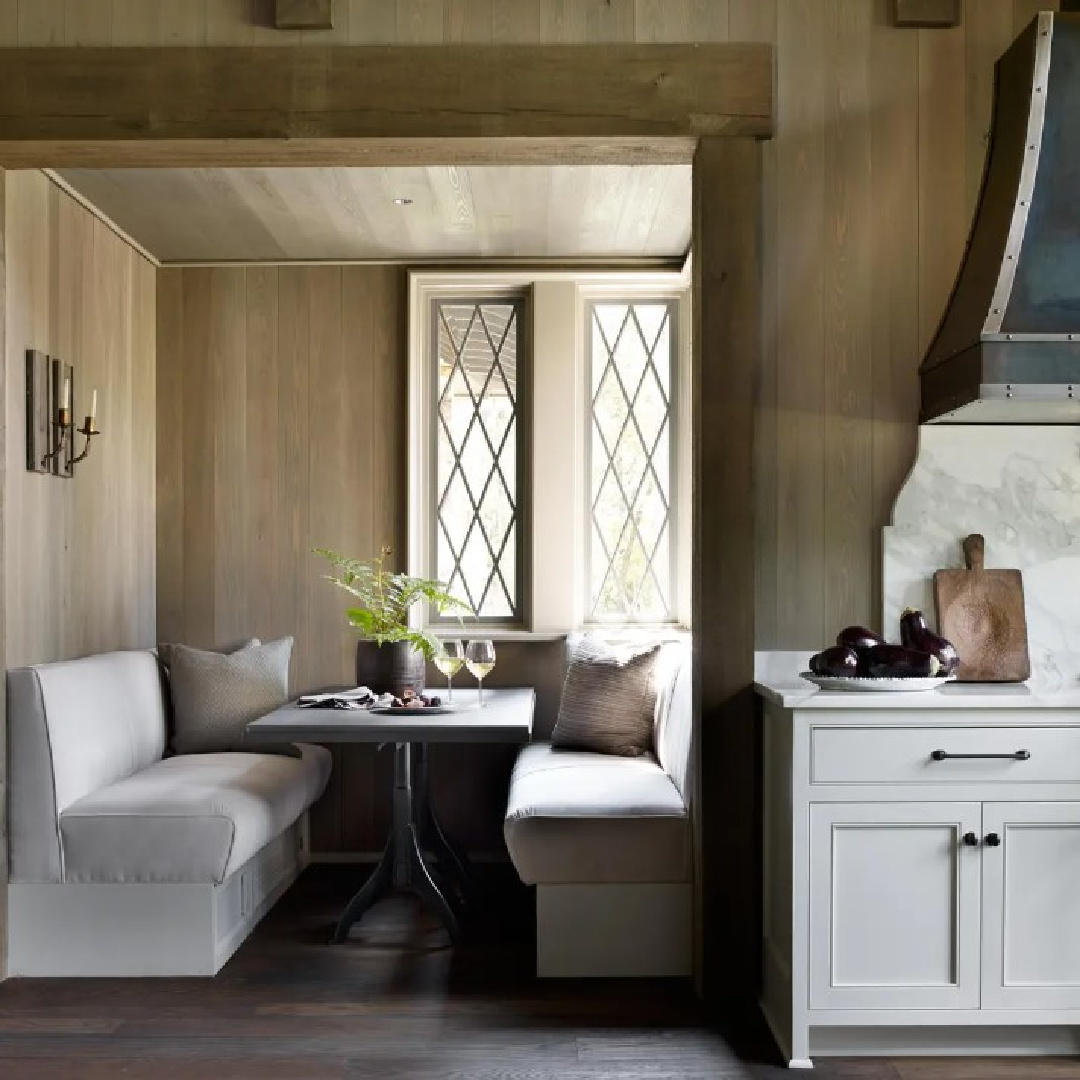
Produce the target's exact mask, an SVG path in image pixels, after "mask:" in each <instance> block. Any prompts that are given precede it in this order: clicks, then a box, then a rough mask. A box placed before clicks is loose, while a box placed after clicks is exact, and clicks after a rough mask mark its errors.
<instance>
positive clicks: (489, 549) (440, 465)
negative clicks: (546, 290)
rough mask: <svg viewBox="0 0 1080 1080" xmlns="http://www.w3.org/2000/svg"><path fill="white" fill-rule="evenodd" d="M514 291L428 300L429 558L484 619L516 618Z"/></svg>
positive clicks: (520, 384)
mask: <svg viewBox="0 0 1080 1080" xmlns="http://www.w3.org/2000/svg"><path fill="white" fill-rule="evenodd" d="M523 312H524V298H523V297H508V298H502V297H500V298H497V299H484V300H481V301H478V302H474V301H473V300H459V299H454V300H449V299H436V300H433V301H432V306H431V313H432V321H433V324H434V325H433V328H432V329H433V337H434V342H435V345H436V349H435V352H436V356H437V358H438V359H437V364H438V372H437V386H436V401H437V414H438V422H437V425H436V432H435V468H434V474H435V481H436V482H435V496H436V500H437V503H436V514H435V522H434V525H435V530H434V531H435V536H434V549H435V550H434V562H435V572H436V575H437V577H438V578H439V580H441V581H445V582H448V583H449V587H450V591H451V592H452V593H454V594H455V595H456V596H458V597H460V598H461V599H463V600H466V601H467V602H468V603H469V605H470V606H471V607H472V609H473V611H474V612H475V613H476V615H477V616H478V617H479V618H480V619H482V620H484V621H485V622H507V623H518V622H521V621H522V617H523V612H522V599H523V592H524V589H523V574H524V566H523V563H524V558H523V549H522V544H523V542H524V529H523V522H522V488H523V484H522V469H523V468H524V464H525V459H526V451H527V447H526V444H525V442H524V434H525V433H524V425H523V423H522V420H523V413H522V408H521V404H522V403H521V392H522V389H523V388H524V386H525V385H526V380H525V379H523V377H522V373H523V366H524V365H523V361H524V358H525V357H524V354H525V351H526V350H525V349H524V348H523V345H524V342H523V340H522V334H521V326H522V320H523Z"/></svg>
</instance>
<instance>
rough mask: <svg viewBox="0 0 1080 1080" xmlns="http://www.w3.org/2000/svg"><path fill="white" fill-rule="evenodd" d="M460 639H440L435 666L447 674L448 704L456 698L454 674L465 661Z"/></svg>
mask: <svg viewBox="0 0 1080 1080" xmlns="http://www.w3.org/2000/svg"><path fill="white" fill-rule="evenodd" d="M462 651H463V650H462V648H461V642H460V641H440V642H439V651H438V652H437V653H436V654H435V666H436V667H437V668H438V669H439V671H441V672H442V673H443V674H444V675H445V676H446V704H447V705H449V704H451V702H453V700H454V676H455V675H456V674H457V673H458V672H459V671H460V670H461V665H462V664H463V663H464V662H465V659H464V656H463V655H462Z"/></svg>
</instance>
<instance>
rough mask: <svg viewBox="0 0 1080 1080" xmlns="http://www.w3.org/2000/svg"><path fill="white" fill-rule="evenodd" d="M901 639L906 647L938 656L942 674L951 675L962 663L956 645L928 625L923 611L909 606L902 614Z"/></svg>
mask: <svg viewBox="0 0 1080 1080" xmlns="http://www.w3.org/2000/svg"><path fill="white" fill-rule="evenodd" d="M900 641H901V644H903V645H904V647H905V648H908V649H918V651H919V652H925V653H929V654H930V655H931V656H936V657H937V658H938V661H939V662H940V663H941V674H942V675H951V674H952V673H953V672H954V671H955V670H956V669H957V667H958V666H959V664H960V654H959V653H958V652H957V651H956V646H955V645H954V644H953V643H952V642H951V641H947V640H946V639H945V638H943V637H942V636H941V635H940V634H935V633H934V631H933V630H931V629H930V627H929V626H927V625H926V619H925V618H924V616H923V613H922V612H921V611H916V610H915V608H908V609H907V610H906V611H905V612H904V614H903V615H901V616H900Z"/></svg>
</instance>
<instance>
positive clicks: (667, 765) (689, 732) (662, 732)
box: [654, 641, 694, 806]
mask: <svg viewBox="0 0 1080 1080" xmlns="http://www.w3.org/2000/svg"><path fill="white" fill-rule="evenodd" d="M691 657H692V650H691V646H690V643H689V642H688V641H684V642H677V643H670V644H667V645H665V646H664V648H663V649H662V650H661V652H660V656H659V657H658V658H657V661H656V669H655V670H656V729H655V733H654V734H655V739H656V757H657V760H658V761H659V762H660V764H661V766H662V767H663V769H664V772H666V773H667V774H668V776H670V777H671V781H672V783H673V784H674V785H675V786H676V787H677V788H678V789H679V794H680V795H681V796H682V797H683V802H684V803H686V805H687V806H689V805H690V788H691V768H692V766H693V725H694V714H693V663H692V660H691Z"/></svg>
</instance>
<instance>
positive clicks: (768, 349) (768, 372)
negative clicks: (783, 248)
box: [729, 0, 781, 643]
mask: <svg viewBox="0 0 1080 1080" xmlns="http://www.w3.org/2000/svg"><path fill="white" fill-rule="evenodd" d="M729 18H730V24H729V34H730V39H731V40H732V41H764V42H774V41H775V40H776V20H777V0H732V3H731V5H730V12H729ZM776 164H777V141H776V140H775V139H772V140H770V141H769V142H766V143H763V144H762V147H761V263H762V267H761V312H762V314H761V335H762V340H761V369H760V371H759V374H758V380H757V387H756V401H755V410H756V416H755V419H756V424H755V428H754V479H755V484H756V486H757V502H756V513H755V530H754V531H755V547H756V549H757V558H756V560H755V565H754V573H755V586H754V595H755V601H756V602H755V615H754V624H755V628H756V640H757V641H758V642H759V643H772V642H775V641H776V640H777V594H776V588H777V581H776V565H777V527H778V526H777V453H776V452H777V437H778V436H777V333H778V314H779V313H778V310H777V292H778V286H779V283H778V268H779V259H778V245H779V243H780V241H781V237H780V234H779V229H778V222H777V170H776Z"/></svg>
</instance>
